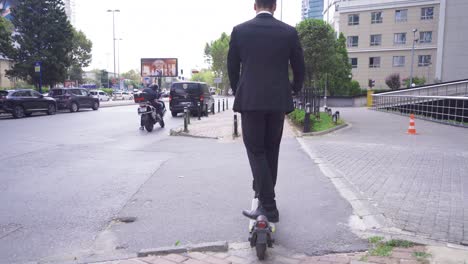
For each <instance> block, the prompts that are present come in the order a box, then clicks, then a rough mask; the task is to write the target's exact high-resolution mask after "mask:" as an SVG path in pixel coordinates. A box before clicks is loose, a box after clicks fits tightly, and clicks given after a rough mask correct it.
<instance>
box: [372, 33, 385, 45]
mask: <svg viewBox="0 0 468 264" xmlns="http://www.w3.org/2000/svg"><path fill="white" fill-rule="evenodd" d="M370 45H371V46H380V45H382V35H380V34H379V35H371V36H370Z"/></svg>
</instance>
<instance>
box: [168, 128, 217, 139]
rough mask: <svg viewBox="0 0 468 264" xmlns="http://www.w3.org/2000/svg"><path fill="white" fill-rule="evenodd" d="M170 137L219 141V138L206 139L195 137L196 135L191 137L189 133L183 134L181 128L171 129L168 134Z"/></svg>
mask: <svg viewBox="0 0 468 264" xmlns="http://www.w3.org/2000/svg"><path fill="white" fill-rule="evenodd" d="M169 135H170V136H173V137H190V138H202V139H220V138H219V137H208V136H197V135H192V134H190V131H189V132H188V133H186V132H184V131H183V129H182V128H178V129H171V131H170V132H169Z"/></svg>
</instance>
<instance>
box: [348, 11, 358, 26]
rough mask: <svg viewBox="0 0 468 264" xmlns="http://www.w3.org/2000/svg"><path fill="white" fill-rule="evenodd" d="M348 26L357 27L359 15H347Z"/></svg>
mask: <svg viewBox="0 0 468 264" xmlns="http://www.w3.org/2000/svg"><path fill="white" fill-rule="evenodd" d="M348 25H349V26H355V25H359V14H352V15H348Z"/></svg>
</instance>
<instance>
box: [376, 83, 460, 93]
mask: <svg viewBox="0 0 468 264" xmlns="http://www.w3.org/2000/svg"><path fill="white" fill-rule="evenodd" d="M383 95H417V96H466V95H468V80H461V81H454V82H448V83H440V84H433V85H426V86H422V87H418V88H412V89H404V90H397V91H391V92H385V93H380V94H378V96H383Z"/></svg>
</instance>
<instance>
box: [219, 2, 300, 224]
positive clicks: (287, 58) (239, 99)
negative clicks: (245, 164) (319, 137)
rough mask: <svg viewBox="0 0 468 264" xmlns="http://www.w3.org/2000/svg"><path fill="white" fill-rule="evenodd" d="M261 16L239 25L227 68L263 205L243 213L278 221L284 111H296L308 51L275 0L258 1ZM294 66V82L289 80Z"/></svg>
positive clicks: (232, 40) (233, 33) (255, 181)
mask: <svg viewBox="0 0 468 264" xmlns="http://www.w3.org/2000/svg"><path fill="white" fill-rule="evenodd" d="M254 9H255V11H256V12H257V16H256V17H255V18H254V19H252V20H250V21H247V22H245V23H243V24H240V25H238V26H236V27H234V29H233V31H232V34H231V42H230V43H229V54H228V72H229V79H230V82H231V88H232V91H233V93H234V94H235V96H236V99H235V102H234V111H236V112H240V113H241V115H242V134H243V139H244V144H245V147H246V149H247V155H248V158H249V162H250V167H251V169H252V174H253V179H254V180H253V189H254V191H255V197H257V198H258V199H259V207H258V208H257V209H256V210H253V211H243V212H242V213H243V214H244V215H245V216H247V217H249V218H251V219H256V218H257V217H258V216H259V215H265V216H266V217H267V218H268V220H269V221H271V222H278V221H279V212H278V209H277V207H276V200H275V185H276V178H277V173H278V156H279V149H280V143H281V138H282V135H283V125H284V118H285V114H287V113H290V112H292V111H293V110H294V107H293V98H292V94H293V93H297V92H299V91H300V90H301V89H302V85H303V82H304V71H305V70H304V55H303V50H302V47H301V44H300V42H299V37H298V34H297V31H296V29H295V28H294V27H291V26H289V25H287V24H285V23H283V22H281V21H278V20H276V19H275V18H274V17H273V13H274V11H275V10H276V0H255V5H254ZM289 65H291V68H292V72H293V76H294V81H293V82H292V83H290V81H289Z"/></svg>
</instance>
